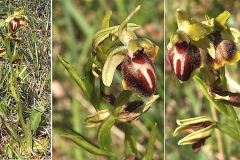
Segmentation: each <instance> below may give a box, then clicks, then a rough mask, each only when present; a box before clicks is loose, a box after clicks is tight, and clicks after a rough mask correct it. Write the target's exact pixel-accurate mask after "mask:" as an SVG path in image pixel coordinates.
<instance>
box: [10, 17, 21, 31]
mask: <svg viewBox="0 0 240 160" xmlns="http://www.w3.org/2000/svg"><path fill="white" fill-rule="evenodd" d="M19 25H20V23H19V20H18V19H16V18H14V19H12V20H11V21H10V22H9V26H10V28H11V30H12V31H16V30H17V29H18V27H19Z"/></svg>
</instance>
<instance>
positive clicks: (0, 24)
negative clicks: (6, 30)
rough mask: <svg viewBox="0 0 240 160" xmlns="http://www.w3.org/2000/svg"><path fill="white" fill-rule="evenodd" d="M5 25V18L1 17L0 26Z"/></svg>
mask: <svg viewBox="0 0 240 160" xmlns="http://www.w3.org/2000/svg"><path fill="white" fill-rule="evenodd" d="M3 26H5V20H4V19H0V28H1V27H3Z"/></svg>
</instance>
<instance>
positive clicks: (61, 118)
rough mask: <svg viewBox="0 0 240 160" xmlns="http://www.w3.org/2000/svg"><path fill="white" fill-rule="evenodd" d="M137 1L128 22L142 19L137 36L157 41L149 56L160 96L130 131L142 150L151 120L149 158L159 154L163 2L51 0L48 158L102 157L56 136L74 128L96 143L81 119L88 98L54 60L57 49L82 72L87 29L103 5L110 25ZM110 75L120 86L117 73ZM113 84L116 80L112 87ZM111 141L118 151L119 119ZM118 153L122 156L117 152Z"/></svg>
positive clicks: (94, 26) (96, 23) (96, 25)
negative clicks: (152, 56) (50, 146)
mask: <svg viewBox="0 0 240 160" xmlns="http://www.w3.org/2000/svg"><path fill="white" fill-rule="evenodd" d="M138 5H141V9H140V11H138V12H137V14H135V15H134V17H133V18H132V19H131V21H130V22H133V23H136V24H140V25H142V29H139V30H138V31H137V34H138V36H139V37H145V38H148V39H150V40H151V41H153V42H154V43H155V44H157V45H158V46H159V47H160V50H159V54H158V57H157V59H156V61H155V64H156V72H157V77H158V87H157V91H156V92H157V94H160V98H159V99H158V100H157V101H156V102H155V103H154V105H153V106H152V108H151V109H150V110H149V111H148V112H146V113H145V114H143V116H142V117H141V118H140V120H139V121H137V122H135V125H134V133H135V137H136V138H137V141H138V143H139V146H138V150H139V151H140V152H141V153H142V154H143V153H144V152H145V149H146V148H145V146H146V143H147V140H148V135H149V131H150V129H151V128H152V126H153V124H154V122H157V125H158V126H157V128H158V129H157V139H156V142H155V152H154V159H163V149H164V148H163V140H164V137H163V134H164V116H163V115H164V114H163V112H164V107H163V98H164V94H163V93H164V92H163V85H164V77H163V75H164V67H163V66H164V46H163V41H164V39H163V37H164V28H163V26H164V25H163V22H164V21H163V14H164V3H163V1H159V0H152V1H146V0H132V1H129V0H113V1H110V0H78V1H77V0H68V1H66V0H54V1H53V13H52V14H53V37H52V38H53V49H52V51H53V59H52V62H53V63H52V64H53V65H52V68H53V71H52V73H53V80H52V98H53V101H52V102H53V115H52V120H53V124H52V125H53V159H89V160H90V159H95V160H96V159H105V158H104V157H101V156H94V155H92V154H89V153H88V152H86V151H85V150H83V149H82V148H80V147H78V146H77V145H75V144H74V143H72V142H70V141H68V140H66V139H64V138H62V137H61V136H60V135H61V134H62V133H64V132H70V131H74V132H77V133H81V134H82V135H83V136H85V137H87V138H88V139H90V140H91V142H94V143H96V142H97V139H96V136H97V135H96V133H97V128H86V127H85V126H84V119H85V118H86V117H87V115H89V114H92V113H94V112H95V110H94V108H93V107H92V106H91V104H90V103H89V102H88V101H87V100H86V99H85V97H84V96H83V95H82V92H81V90H80V89H79V88H78V87H77V85H76V84H75V82H74V81H73V80H72V79H71V77H70V75H69V74H68V73H67V71H66V70H65V69H64V67H63V66H62V65H61V64H60V62H59V61H58V60H57V55H62V56H63V57H64V58H65V59H66V60H67V61H68V62H70V63H71V64H72V65H73V66H74V67H75V69H76V70H77V72H78V74H79V75H80V76H81V75H83V71H84V67H85V63H86V60H87V59H88V56H89V54H90V53H91V43H92V37H93V34H94V33H95V32H96V31H97V30H99V29H100V27H101V21H102V19H103V17H104V15H105V13H106V12H107V11H108V10H112V11H113V15H112V18H111V22H110V25H111V26H112V25H118V24H120V23H121V22H122V21H123V20H124V19H125V18H126V16H127V15H128V14H129V13H130V12H131V11H132V10H133V9H134V8H135V7H137V6H138ZM119 75H120V74H117V79H116V81H117V82H119V86H121V76H119ZM117 87H118V86H116V88H117ZM112 133H113V142H114V144H115V146H116V148H117V150H118V152H119V155H123V152H124V145H123V140H124V134H123V132H122V130H121V125H118V126H115V127H114V128H113V129H112ZM122 157H123V156H122Z"/></svg>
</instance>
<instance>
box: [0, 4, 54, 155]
mask: <svg viewBox="0 0 240 160" xmlns="http://www.w3.org/2000/svg"><path fill="white" fill-rule="evenodd" d="M17 8H21V9H23V13H22V14H23V15H24V16H26V17H28V20H26V22H27V23H28V26H27V27H26V28H20V29H17V30H16V31H15V32H12V31H10V29H9V26H8V24H6V25H5V26H2V27H1V28H0V37H1V38H2V40H1V42H0V48H4V49H5V50H6V52H5V54H2V55H1V60H0V127H1V129H0V135H1V139H0V159H50V157H51V37H50V36H51V3H50V1H47V0H33V1H26V0H14V1H1V2H0V19H6V18H7V17H8V16H10V15H11V14H13V12H14V10H15V9H17ZM2 22H4V21H2ZM8 33H11V35H12V36H13V38H14V36H16V37H17V38H20V39H21V40H18V41H14V40H10V39H9V38H6V37H7V36H8ZM16 37H15V38H16Z"/></svg>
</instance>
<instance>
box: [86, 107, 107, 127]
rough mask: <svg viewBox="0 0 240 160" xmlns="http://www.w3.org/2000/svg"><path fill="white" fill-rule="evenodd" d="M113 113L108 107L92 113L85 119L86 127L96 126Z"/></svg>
mask: <svg viewBox="0 0 240 160" xmlns="http://www.w3.org/2000/svg"><path fill="white" fill-rule="evenodd" d="M110 114H111V111H109V110H108V109H105V110H101V111H98V112H96V113H94V114H92V115H89V116H87V118H86V119H85V126H86V127H96V126H98V125H100V124H101V123H102V121H103V120H104V119H105V118H107V117H108V116H109V115H110Z"/></svg>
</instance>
